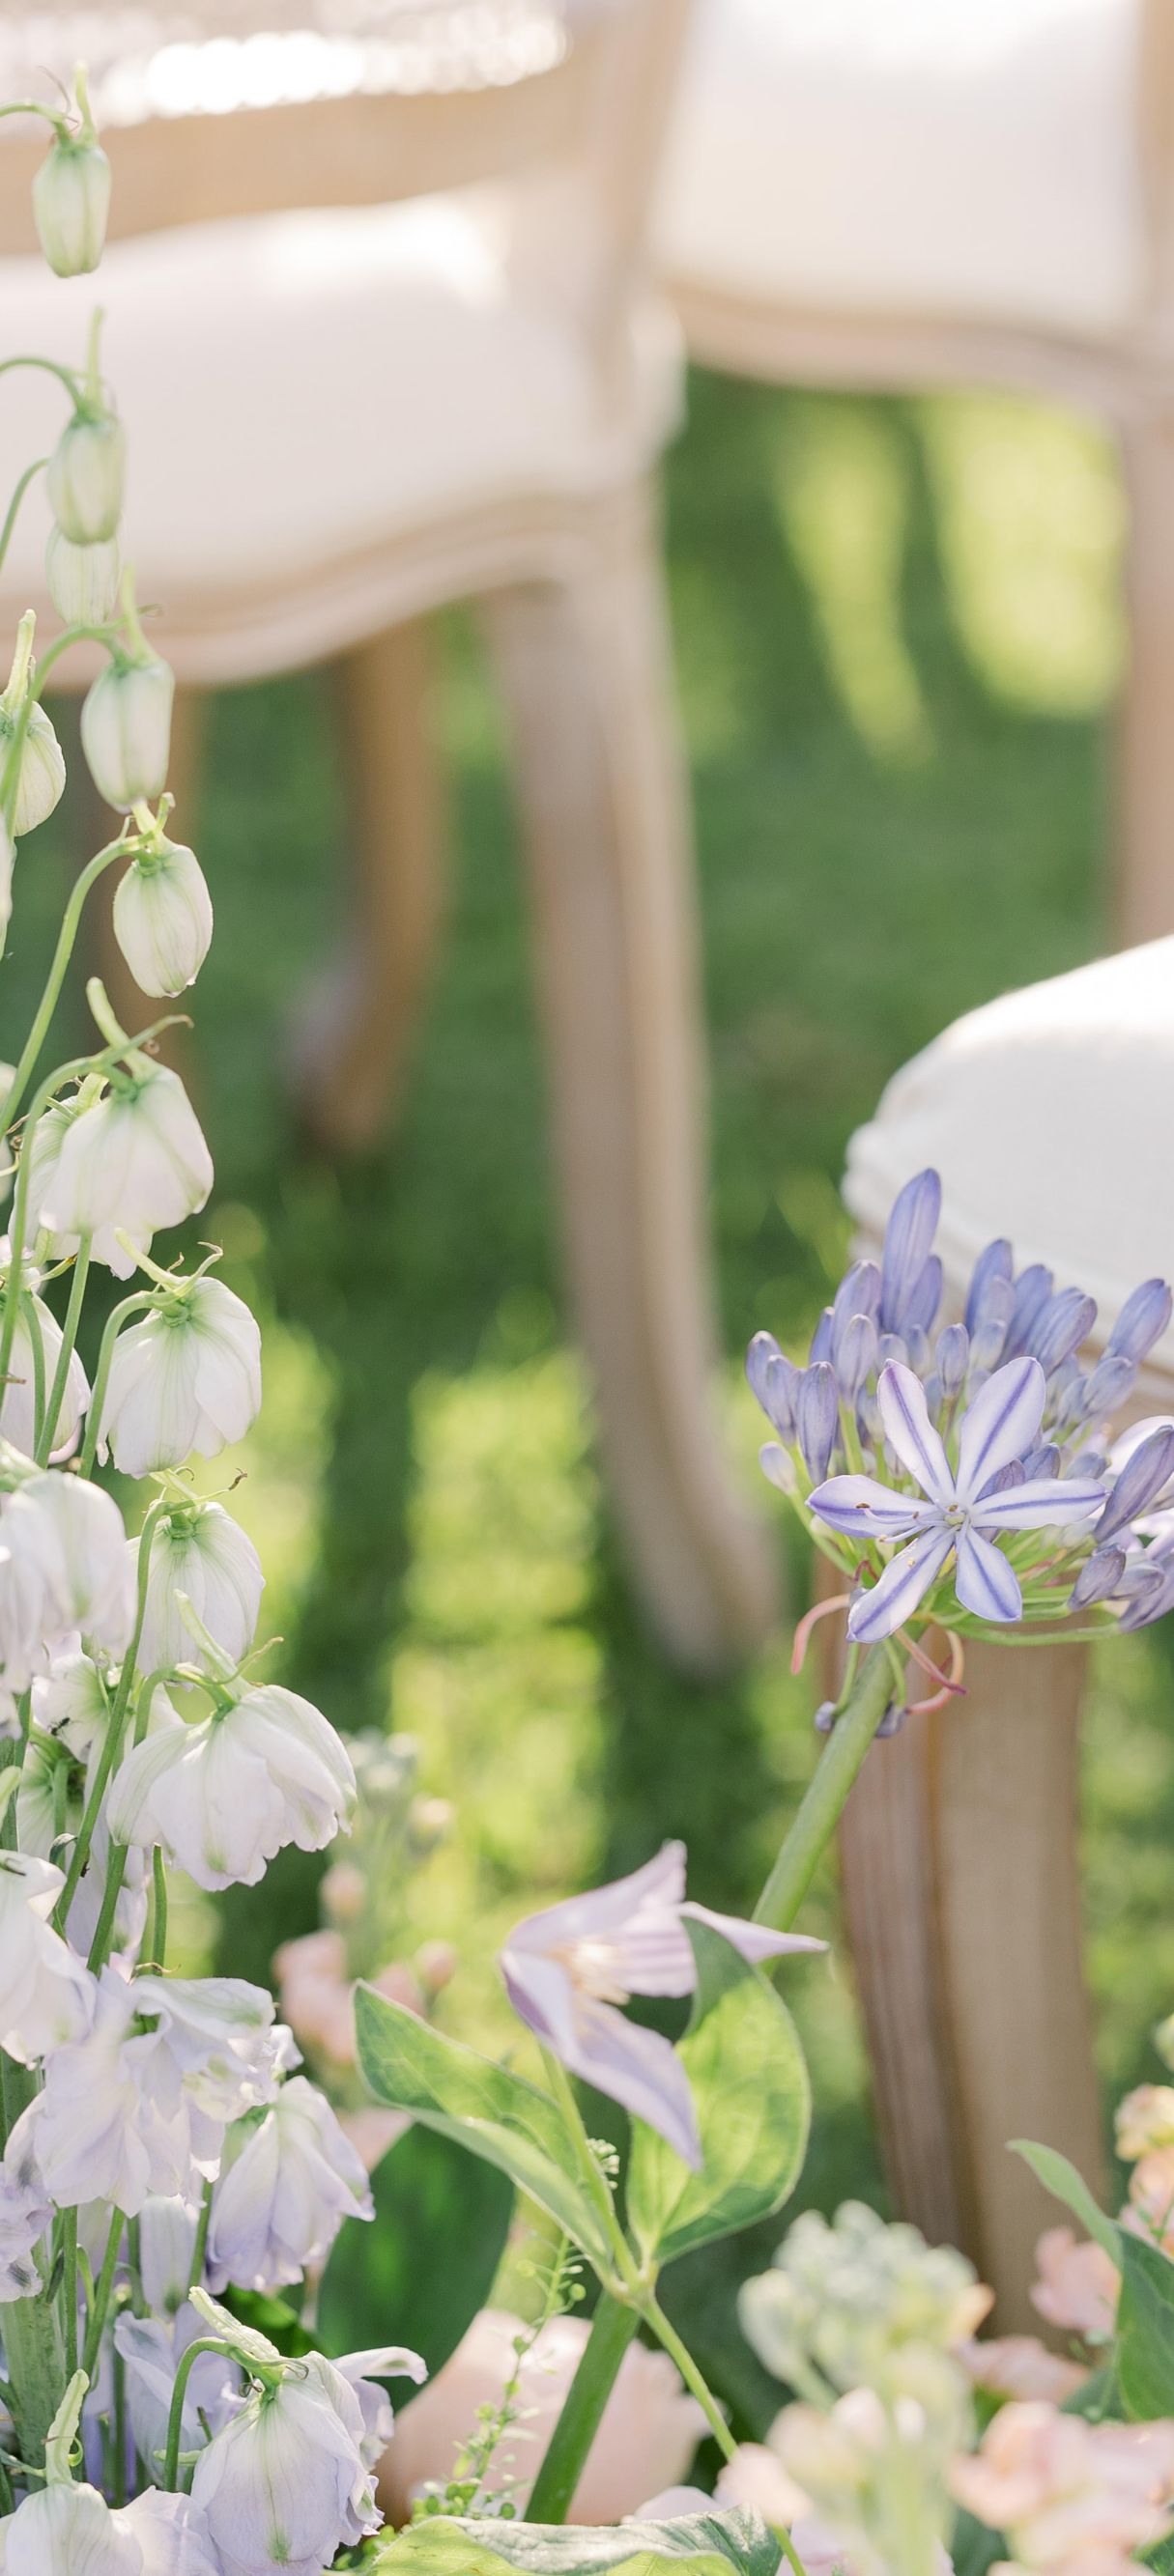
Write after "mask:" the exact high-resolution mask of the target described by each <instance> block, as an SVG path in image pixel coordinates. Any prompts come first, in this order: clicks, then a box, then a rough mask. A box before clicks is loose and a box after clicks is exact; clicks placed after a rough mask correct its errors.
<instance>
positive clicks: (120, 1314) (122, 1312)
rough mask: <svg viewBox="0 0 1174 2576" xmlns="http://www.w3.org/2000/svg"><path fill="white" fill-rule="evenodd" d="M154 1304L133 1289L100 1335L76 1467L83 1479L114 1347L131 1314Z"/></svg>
mask: <svg viewBox="0 0 1174 2576" xmlns="http://www.w3.org/2000/svg"><path fill="white" fill-rule="evenodd" d="M154 1303H155V1298H154V1292H153V1290H152V1289H150V1288H133V1289H132V1290H131V1293H130V1296H129V1297H123V1298H121V1299H120V1300H119V1303H118V1305H117V1306H115V1307H114V1308H113V1310H112V1312H111V1313H110V1314H109V1315H108V1316H107V1319H106V1329H105V1331H104V1333H103V1335H102V1341H101V1346H100V1348H99V1351H98V1365H97V1368H96V1369H95V1371H94V1386H93V1393H92V1394H91V1397H90V1401H89V1406H88V1408H87V1412H86V1436H85V1439H84V1441H83V1443H82V1454H81V1458H80V1460H79V1466H80V1470H81V1473H82V1475H83V1476H92V1475H93V1472H94V1460H95V1458H96V1456H97V1454H98V1440H99V1437H100V1434H101V1429H102V1410H103V1407H104V1405H105V1402H106V1388H107V1384H108V1382H109V1378H110V1364H111V1361H112V1360H113V1357H114V1345H115V1343H116V1341H117V1339H118V1336H119V1334H120V1332H121V1331H122V1327H123V1325H124V1324H125V1323H126V1322H127V1320H128V1318H129V1317H130V1316H131V1315H141V1314H142V1313H143V1310H144V1308H145V1307H147V1306H153V1305H154Z"/></svg>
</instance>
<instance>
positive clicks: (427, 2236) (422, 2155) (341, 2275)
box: [258, 2123, 514, 2379]
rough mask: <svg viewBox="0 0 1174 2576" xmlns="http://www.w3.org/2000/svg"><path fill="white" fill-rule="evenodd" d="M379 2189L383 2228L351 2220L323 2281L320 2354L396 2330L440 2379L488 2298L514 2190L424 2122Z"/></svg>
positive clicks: (379, 2177)
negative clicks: (427, 2126) (451, 2356)
mask: <svg viewBox="0 0 1174 2576" xmlns="http://www.w3.org/2000/svg"><path fill="white" fill-rule="evenodd" d="M371 2191H372V2196H373V2198H374V2202H375V2218H374V2222H373V2223H371V2222H369V2221H364V2220H362V2219H355V2218H348V2220H347V2221H346V2224H345V2226H344V2227H343V2229H342V2230H341V2233H340V2234H339V2235H338V2237H337V2238H336V2239H335V2244H334V2250H333V2253H332V2254H331V2257H330V2261H329V2262H328V2264H327V2266H326V2270H325V2272H324V2274H323V2276H322V2285H321V2289H320V2291H319V2295H318V2339H319V2348H320V2350H322V2351H323V2352H328V2353H341V2352H364V2351H366V2350H367V2348H368V2346H370V2345H372V2344H379V2343H385V2342H386V2341H387V2338H388V2335H389V2334H391V2333H393V2332H394V2335H395V2339H396V2342H397V2343H404V2344H407V2345H408V2347H409V2349H410V2350H411V2351H412V2352H418V2353H420V2354H422V2356H423V2358H424V2360H425V2361H426V2362H427V2364H428V2374H429V2377H430V2378H433V2379H434V2378H435V2376H436V2373H437V2371H438V2370H439V2369H441V2367H442V2366H443V2364H444V2363H445V2362H446V2361H447V2360H448V2357H449V2354H450V2353H452V2352H455V2351H456V2348H457V2345H458V2344H459V2342H460V2340H461V2337H462V2335H463V2334H464V2333H465V2332H466V2329H467V2328H468V2327H469V2326H470V2325H471V2324H472V2322H473V2319H474V2317H475V2316H476V2314H477V2312H478V2309H479V2308H483V2307H484V2306H485V2305H486V2303H487V2301H488V2298H489V2294H490V2291H491V2290H492V2288H493V2281H494V2275H495V2274H496V2271H497V2267H498V2264H499V2263H500V2261H501V2257H502V2253H503V2250H504V2247H505V2240H506V2236H507V2234H508V2231H509V2223H510V2215H511V2212H512V2210H513V2206H514V2191H513V2184H512V2183H511V2181H510V2179H509V2176H508V2175H507V2174H505V2173H503V2172H501V2171H500V2169H499V2168H498V2167H497V2166H496V2165H492V2164H489V2163H487V2162H486V2161H485V2159H484V2158H483V2157H481V2156H477V2155H473V2154H471V2153H470V2151H469V2149H468V2147H465V2146H459V2145H458V2144H457V2142H456V2140H455V2139H454V2138H450V2137H447V2136H445V2135H444V2134H443V2133H442V2132H439V2131H437V2130H434V2129H426V2128H423V2127H421V2126H419V2125H417V2124H415V2123H414V2124H413V2126H412V2127H411V2128H410V2129H409V2130H408V2131H407V2132H406V2134H405V2135H404V2136H403V2137H402V2138H397V2140H396V2143H395V2145H394V2146H393V2147H390V2148H389V2149H388V2152H387V2154H386V2155H385V2156H384V2157H383V2159H382V2161H381V2162H380V2163H379V2164H378V2165H377V2166H376V2168H375V2171H374V2173H373V2174H372V2176H371ZM258 2322H259V2323H261V2322H264V2321H263V2320H258Z"/></svg>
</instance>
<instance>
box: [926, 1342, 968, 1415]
mask: <svg viewBox="0 0 1174 2576" xmlns="http://www.w3.org/2000/svg"><path fill="white" fill-rule="evenodd" d="M934 1361H935V1365H936V1368H937V1373H938V1376H939V1378H940V1379H941V1384H942V1393H943V1395H944V1396H945V1397H946V1398H947V1400H948V1401H951V1402H952V1400H953V1398H954V1397H955V1396H956V1395H957V1394H959V1392H960V1391H961V1388H962V1387H963V1386H964V1384H965V1382H966V1371H967V1367H968V1365H969V1362H970V1335H969V1333H968V1332H967V1330H966V1326H965V1324H947V1326H946V1328H945V1331H944V1332H942V1333H939V1334H938V1339H937V1348H936V1350H935V1352H934Z"/></svg>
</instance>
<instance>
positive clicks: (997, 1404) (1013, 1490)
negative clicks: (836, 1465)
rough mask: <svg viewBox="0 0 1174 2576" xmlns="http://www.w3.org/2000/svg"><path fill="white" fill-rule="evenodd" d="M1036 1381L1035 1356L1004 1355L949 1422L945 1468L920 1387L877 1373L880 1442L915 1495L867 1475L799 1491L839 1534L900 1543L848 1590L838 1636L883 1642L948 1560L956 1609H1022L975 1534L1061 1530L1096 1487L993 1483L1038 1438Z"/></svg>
mask: <svg viewBox="0 0 1174 2576" xmlns="http://www.w3.org/2000/svg"><path fill="white" fill-rule="evenodd" d="M1044 1395H1045V1382H1044V1373H1043V1370H1042V1368H1041V1366H1040V1363H1039V1361H1038V1360H1035V1359H1021V1360H1016V1361H1012V1362H1010V1363H1009V1365H1008V1366H1007V1367H1006V1368H1001V1369H997V1370H996V1371H995V1374H994V1375H993V1377H990V1378H988V1379H987V1382H986V1384H985V1386H984V1387H983V1388H982V1389H981V1391H980V1392H979V1394H978V1395H976V1396H975V1398H974V1400H973V1402H972V1403H971V1404H970V1405H969V1406H968V1407H967V1410H966V1412H965V1413H964V1415H963V1417H962V1420H961V1423H960V1424H959V1428H958V1465H957V1468H956V1469H953V1468H951V1466H950V1462H949V1459H948V1458H947V1456H946V1451H945V1448H944V1446H943V1443H942V1440H941V1437H940V1434H939V1433H938V1432H937V1431H936V1430H935V1428H934V1425H933V1423H932V1422H931V1421H930V1418H929V1411H928V1408H927V1405H926V1401H925V1394H924V1390H923V1388H922V1386H921V1384H920V1381H919V1380H918V1379H917V1378H916V1377H915V1376H914V1375H913V1372H912V1370H911V1369H907V1368H901V1367H896V1366H890V1367H888V1368H885V1369H882V1371H881V1375H880V1379H879V1382H878V1387H877V1397H878V1402H879V1404H880V1410H881V1419H882V1422H883V1424H884V1431H885V1437H886V1439H887V1441H888V1443H889V1447H890V1448H891V1449H892V1450H893V1451H894V1452H895V1454H896V1456H897V1458H898V1459H899V1460H900V1463H901V1465H902V1466H903V1467H904V1468H905V1470H906V1471H907V1473H908V1474H909V1475H911V1476H912V1477H914V1478H915V1480H916V1482H917V1483H918V1484H919V1485H920V1487H921V1489H922V1495H923V1497H924V1499H919V1498H918V1497H917V1496H915V1495H911V1494H907V1493H901V1492H896V1491H894V1489H893V1487H892V1486H890V1485H882V1484H880V1483H879V1482H878V1480H877V1479H876V1478H875V1477H873V1476H859V1475H850V1476H833V1477H832V1478H831V1479H830V1481H829V1482H828V1483H827V1484H825V1485H821V1486H819V1487H818V1488H817V1490H816V1491H815V1493H813V1494H812V1495H811V1497H810V1505H811V1509H812V1511H813V1512H816V1513H818V1515H819V1517H820V1519H821V1520H823V1521H826V1523H827V1524H828V1527H829V1528H831V1529H834V1530H838V1531H840V1532H842V1533H844V1534H845V1535H846V1536H848V1537H850V1538H856V1537H862V1538H872V1539H880V1540H884V1541H893V1540H897V1539H908V1540H909V1541H910V1542H911V1543H910V1545H909V1546H907V1547H903V1548H902V1549H901V1551H900V1553H899V1554H898V1555H897V1556H895V1557H893V1558H892V1559H891V1561H890V1562H889V1564H888V1565H887V1566H886V1567H885V1570H884V1573H883V1574H882V1576H881V1578H880V1581H879V1582H878V1583H876V1584H874V1586H873V1588H872V1590H871V1591H869V1592H867V1593H863V1594H860V1595H858V1597H857V1599H856V1600H855V1602H854V1603H853V1606H852V1610H851V1613H850V1616H849V1621H848V1627H849V1634H850V1635H851V1636H852V1637H854V1638H855V1639H856V1640H857V1641H858V1642H859V1643H860V1644H861V1645H872V1644H874V1643H875V1642H876V1641H877V1640H878V1639H879V1638H881V1637H891V1636H892V1635H893V1633H894V1631H895V1630H896V1629H898V1628H900V1627H902V1626H903V1624H904V1622H905V1620H906V1619H908V1618H909V1617H910V1616H911V1615H912V1613H913V1612H914V1611H915V1610H916V1609H917V1607H918V1605H919V1603H920V1602H922V1601H923V1600H924V1599H925V1596H926V1594H927V1593H928V1592H930V1591H932V1589H933V1587H934V1585H935V1583H936V1582H937V1580H938V1578H939V1576H940V1575H941V1574H942V1573H943V1572H944V1571H945V1567H946V1562H947V1559H948V1558H949V1557H950V1556H951V1555H954V1556H956V1567H955V1575H954V1583H955V1589H956V1591H957V1594H958V1598H959V1600H960V1601H961V1603H962V1605H963V1608H964V1609H967V1610H970V1611H972V1612H973V1613H974V1615H975V1616H976V1617H977V1618H981V1619H990V1620H995V1621H998V1622H999V1623H1000V1624H1002V1623H1005V1622H1008V1621H1011V1620H1014V1619H1017V1618H1018V1617H1019V1615H1020V1611H1021V1609H1022V1606H1023V1600H1022V1593H1021V1591H1020V1587H1019V1579H1018V1576H1017V1575H1016V1573H1015V1571H1014V1568H1013V1567H1012V1566H1011V1565H1010V1564H1009V1563H1008V1561H1007V1558H1006V1557H1005V1556H1004V1555H1003V1553H1002V1552H1001V1550H1000V1549H999V1548H998V1547H997V1546H996V1545H995V1544H994V1541H993V1539H992V1538H990V1537H989V1536H988V1535H987V1533H988V1531H992V1530H1011V1531H1016V1530H1025V1529H1037V1528H1039V1527H1040V1526H1041V1525H1042V1524H1044V1523H1046V1522H1049V1521H1057V1522H1060V1523H1062V1524H1063V1525H1065V1526H1067V1525H1068V1524H1070V1523H1072V1522H1074V1521H1079V1520H1081V1519H1083V1518H1084V1517H1086V1516H1087V1515H1088V1514H1089V1513H1092V1512H1095V1511H1096V1510H1098V1508H1099V1507H1100V1505H1101V1503H1102V1502H1103V1501H1104V1488H1103V1486H1101V1485H1096V1484H1092V1483H1091V1482H1090V1483H1088V1484H1077V1483H1074V1482H1072V1481H1071V1480H1067V1479H1066V1480H1064V1481H1063V1482H1062V1483H1058V1482H1057V1481H1056V1480H1055V1479H1054V1478H1045V1477H1041V1478H1037V1479H1033V1481H1032V1482H1031V1483H1027V1482H1025V1481H1024V1482H1016V1483H1014V1484H1007V1485H1004V1486H1000V1485H999V1484H998V1482H997V1480H998V1479H999V1477H1000V1476H1001V1475H1002V1474H1003V1473H1004V1472H1005V1471H1006V1470H1007V1469H1008V1468H1012V1469H1013V1468H1015V1467H1017V1466H1018V1464H1019V1461H1020V1460H1021V1459H1022V1457H1023V1456H1024V1454H1025V1452H1026V1451H1028V1450H1030V1449H1031V1448H1032V1447H1033V1446H1034V1445H1035V1443H1036V1442H1037V1441H1038V1437H1039V1429H1040V1423H1041V1420H1042V1418H1043V1409H1044Z"/></svg>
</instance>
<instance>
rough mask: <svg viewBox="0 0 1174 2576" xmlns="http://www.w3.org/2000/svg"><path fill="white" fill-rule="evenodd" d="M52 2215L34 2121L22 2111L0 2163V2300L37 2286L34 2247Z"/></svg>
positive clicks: (22, 2295) (27, 2295)
mask: <svg viewBox="0 0 1174 2576" xmlns="http://www.w3.org/2000/svg"><path fill="white" fill-rule="evenodd" d="M52 2216H53V2210H52V2206H51V2203H50V2201H49V2196H48V2194H47V2192H46V2190H45V2186H44V2183H43V2182H42V2180H41V2175H40V2172H39V2170H38V2166H37V2159H36V2153H35V2124H34V2122H33V2121H32V2120H31V2119H30V2117H29V2114H28V2112H27V2111H22V2113H21V2116H20V2118H19V2120H18V2121H17V2123H16V2126H15V2128H14V2129H13V2131H12V2135H11V2137H10V2138H9V2141H8V2145H7V2147H6V2148H5V2150H4V2159H3V2162H2V2163H0V2301H2V2300H7V2299H27V2298H31V2297H33V2296H34V2295H35V2294H36V2292H37V2291H38V2290H39V2289H40V2287H41V2275H40V2273H39V2271H38V2269H37V2265H36V2261H35V2259H34V2252H33V2249H34V2247H35V2246H36V2245H37V2244H38V2243H39V2242H40V2239H41V2238H42V2236H43V2235H44V2234H45V2230H46V2228H47V2227H48V2226H49V2224H50V2221H51V2219H52Z"/></svg>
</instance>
